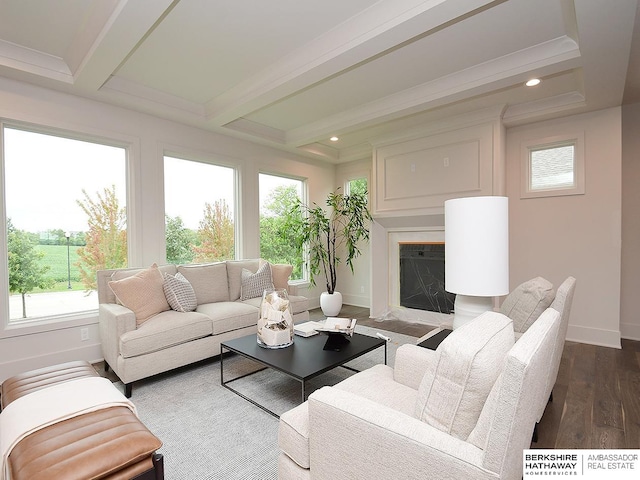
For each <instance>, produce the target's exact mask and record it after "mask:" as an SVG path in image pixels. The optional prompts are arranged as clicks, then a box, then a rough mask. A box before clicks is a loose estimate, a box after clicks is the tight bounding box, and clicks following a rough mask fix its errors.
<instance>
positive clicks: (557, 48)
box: [287, 36, 580, 145]
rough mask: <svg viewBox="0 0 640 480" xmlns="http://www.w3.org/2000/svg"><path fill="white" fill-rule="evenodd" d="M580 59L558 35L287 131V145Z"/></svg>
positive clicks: (481, 90)
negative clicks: (546, 40) (552, 38)
mask: <svg viewBox="0 0 640 480" xmlns="http://www.w3.org/2000/svg"><path fill="white" fill-rule="evenodd" d="M579 59H580V50H579V48H578V45H577V44H576V42H575V41H574V40H573V39H571V38H569V37H567V36H563V37H559V38H556V39H554V40H550V41H548V42H544V43H541V44H538V45H535V46H532V47H529V48H525V49H522V50H519V51H517V52H514V53H511V54H508V55H504V56H502V57H500V58H496V59H494V60H490V61H487V62H484V63H481V64H478V65H475V66H473V67H470V68H467V69H464V70H460V71H458V72H455V73H452V74H450V75H446V76H444V77H441V78H438V79H436V80H433V81H431V82H427V83H423V84H422V85H418V86H416V87H413V88H409V89H407V90H404V91H401V92H398V93H395V94H392V95H389V96H387V97H385V98H382V99H380V100H376V101H374V102H370V103H368V104H365V105H362V106H360V107H356V108H353V109H351V110H347V111H344V112H341V113H339V114H337V115H332V116H328V117H325V118H323V119H322V120H320V121H318V122H312V123H310V124H307V125H304V126H301V127H298V128H295V129H293V130H289V131H288V132H287V143H288V144H293V145H300V144H306V143H311V142H314V141H318V140H320V139H322V138H325V137H327V136H328V135H329V134H330V133H332V132H340V133H341V134H343V135H344V133H345V132H350V131H353V130H356V129H359V128H365V127H367V126H370V125H373V124H374V123H380V122H382V121H390V120H394V119H396V118H399V117H401V116H405V115H411V114H413V113H417V112H419V111H421V110H425V109H427V108H435V107H438V106H442V105H444V104H446V103H451V102H455V101H461V100H465V99H468V98H470V97H473V96H475V95H480V94H483V93H489V92H491V91H493V90H495V89H499V88H506V87H510V86H512V85H513V84H514V83H517V82H521V81H524V79H525V76H526V75H528V74H529V73H530V72H531V71H537V72H541V73H544V74H545V75H549V74H551V73H558V72H560V71H563V70H567V69H571V68H574V67H576V66H578V65H579Z"/></svg>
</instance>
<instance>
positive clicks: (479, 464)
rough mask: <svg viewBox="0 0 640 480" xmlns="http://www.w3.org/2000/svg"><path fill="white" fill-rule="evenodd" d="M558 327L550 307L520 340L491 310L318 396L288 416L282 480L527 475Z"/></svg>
mask: <svg viewBox="0 0 640 480" xmlns="http://www.w3.org/2000/svg"><path fill="white" fill-rule="evenodd" d="M559 323H560V321H559V313H558V312H556V311H555V310H554V309H552V308H549V309H547V310H546V311H545V312H544V313H543V314H542V315H541V316H540V318H539V319H538V320H537V321H536V322H534V323H533V324H532V325H531V326H530V327H529V328H528V329H527V331H526V332H524V333H523V334H522V336H521V337H520V338H518V340H517V341H515V343H514V335H513V325H512V321H511V320H510V319H508V318H507V317H505V316H504V315H502V314H500V313H497V312H487V313H485V314H484V315H482V316H481V317H478V318H477V319H474V320H473V321H471V322H469V323H468V324H466V325H464V326H462V327H460V328H459V329H457V330H454V332H453V333H451V335H449V337H447V339H446V340H444V341H443V342H442V344H441V345H440V347H439V348H438V350H436V351H433V350H428V349H425V348H422V347H419V346H417V345H402V346H401V347H400V348H399V349H398V351H397V354H396V360H395V366H394V368H390V367H388V366H386V365H376V366H375V367H372V368H370V369H367V370H365V371H363V372H360V373H357V374H355V375H353V376H351V377H349V378H348V379H346V380H344V381H342V382H340V383H338V384H337V385H335V386H333V387H323V388H321V389H320V390H317V391H316V392H314V393H312V394H311V395H310V396H309V399H308V401H307V402H305V403H303V404H301V405H299V406H298V407H296V408H294V409H292V410H289V411H288V412H286V413H284V414H283V415H282V417H281V418H280V424H279V432H278V443H279V447H280V455H279V457H278V477H279V479H281V480H284V479H335V478H349V479H370V478H377V479H398V478H402V479H416V480H417V479H423V478H438V479H459V478H465V479H468V478H481V479H497V478H501V479H519V478H521V476H522V451H523V449H526V448H529V445H530V442H531V434H532V432H533V429H534V425H535V422H536V420H537V416H538V406H539V405H540V403H541V402H543V401H544V400H546V399H543V396H544V394H545V393H546V392H545V390H544V387H545V384H546V381H547V377H548V372H549V370H550V368H551V357H552V354H553V349H554V343H555V339H556V336H557V334H558V328H559ZM509 327H510V330H509ZM509 337H510V338H509ZM509 342H510V344H511V347H510V348H508V349H507V351H506V352H505V351H504V349H505V347H508V345H509ZM496 367H497V369H496ZM492 379H493V381H492ZM487 386H488V389H487Z"/></svg>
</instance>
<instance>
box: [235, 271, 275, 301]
mask: <svg viewBox="0 0 640 480" xmlns="http://www.w3.org/2000/svg"><path fill="white" fill-rule="evenodd" d="M267 288H273V280H272V278H271V265H270V264H269V263H265V264H264V265H262V266H261V267H260V268H259V269H258V271H257V272H256V273H251V270H247V269H246V268H243V269H242V286H241V287H240V300H248V299H250V298H256V297H261V296H262V294H263V293H264V291H265V290H266V289H267Z"/></svg>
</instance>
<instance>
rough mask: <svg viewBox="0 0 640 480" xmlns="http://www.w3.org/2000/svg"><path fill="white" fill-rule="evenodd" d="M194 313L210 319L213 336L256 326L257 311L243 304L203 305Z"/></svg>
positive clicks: (219, 303)
mask: <svg viewBox="0 0 640 480" xmlns="http://www.w3.org/2000/svg"><path fill="white" fill-rule="evenodd" d="M196 311H197V312H199V313H204V314H205V315H206V316H207V317H209V318H210V319H211V321H212V323H213V334H214V335H218V334H219V333H224V332H230V331H232V330H237V329H239V328H245V327H251V326H254V325H256V326H257V325H258V313H259V310H258V309H257V308H256V307H253V306H251V305H247V304H245V303H243V302H216V303H205V304H204V305H198V308H197V309H196Z"/></svg>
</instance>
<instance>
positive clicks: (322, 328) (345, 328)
mask: <svg viewBox="0 0 640 480" xmlns="http://www.w3.org/2000/svg"><path fill="white" fill-rule="evenodd" d="M355 328H356V319H355V318H338V317H328V318H327V319H326V320H324V321H321V322H304V323H299V324H297V325H294V326H293V332H294V333H295V334H296V335H298V336H300V337H311V336H312V335H317V334H318V333H319V332H322V333H344V334H346V335H353V332H354V330H355Z"/></svg>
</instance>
